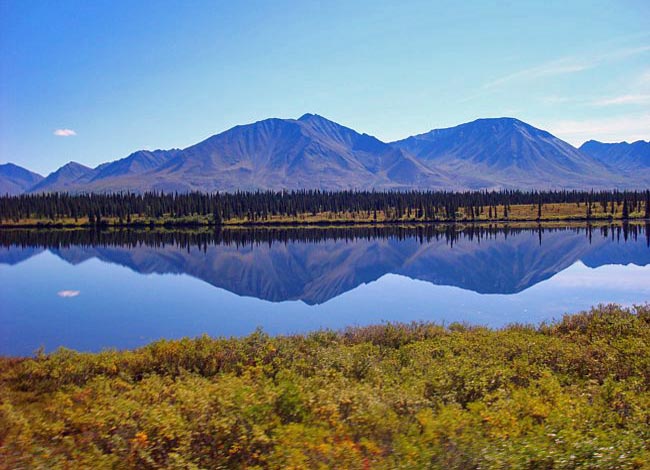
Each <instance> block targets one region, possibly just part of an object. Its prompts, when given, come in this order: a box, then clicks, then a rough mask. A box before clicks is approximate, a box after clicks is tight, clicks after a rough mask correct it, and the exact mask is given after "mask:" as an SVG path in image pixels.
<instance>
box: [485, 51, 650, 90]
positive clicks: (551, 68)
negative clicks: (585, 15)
mask: <svg viewBox="0 0 650 470" xmlns="http://www.w3.org/2000/svg"><path fill="white" fill-rule="evenodd" d="M648 51H650V45H643V46H636V47H626V48H620V49H616V50H613V51H607V52H599V53H596V54H591V55H586V56H580V57H578V56H567V57H561V58H558V59H554V60H551V61H548V62H545V63H543V64H540V65H536V66H533V67H528V68H525V69H522V70H518V71H516V72H513V73H510V74H507V75H504V76H502V77H499V78H497V79H495V80H492V81H490V82H488V83H486V84H484V85H483V87H482V88H483V89H484V90H489V89H493V88H498V87H500V86H502V85H505V84H508V83H511V82H515V81H522V80H523V81H525V80H534V79H538V78H544V77H550V76H559V75H568V74H572V73H578V72H582V71H585V70H589V69H593V68H595V67H597V66H599V65H602V64H604V63H607V62H611V61H616V60H622V59H626V58H629V57H633V56H636V55H638V54H642V53H644V52H648Z"/></svg>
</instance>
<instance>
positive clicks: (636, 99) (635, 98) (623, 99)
mask: <svg viewBox="0 0 650 470" xmlns="http://www.w3.org/2000/svg"><path fill="white" fill-rule="evenodd" d="M593 104H594V105H595V106H611V105H617V104H650V94H627V95H620V96H612V97H610V98H603V99H600V100H596V101H594V102H593Z"/></svg>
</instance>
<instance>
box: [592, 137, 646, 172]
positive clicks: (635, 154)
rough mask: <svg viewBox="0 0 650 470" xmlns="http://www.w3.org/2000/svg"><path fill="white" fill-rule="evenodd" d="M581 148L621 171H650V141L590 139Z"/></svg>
mask: <svg viewBox="0 0 650 470" xmlns="http://www.w3.org/2000/svg"><path fill="white" fill-rule="evenodd" d="M580 150H581V151H582V152H583V153H585V154H587V155H589V156H590V157H592V158H594V159H596V160H598V161H599V162H601V163H604V164H605V165H609V166H610V167H612V168H614V169H617V170H619V171H626V172H630V171H632V172H633V171H638V170H641V171H650V142H645V141H643V140H638V141H636V142H633V143H631V144H628V143H627V142H620V143H615V144H606V143H603V142H598V141H597V140H590V141H588V142H585V143H584V144H582V145H581V146H580Z"/></svg>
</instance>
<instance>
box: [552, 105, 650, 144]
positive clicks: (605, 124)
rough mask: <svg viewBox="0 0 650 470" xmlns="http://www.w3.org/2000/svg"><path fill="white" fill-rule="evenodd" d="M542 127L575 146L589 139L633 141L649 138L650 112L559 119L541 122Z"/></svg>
mask: <svg viewBox="0 0 650 470" xmlns="http://www.w3.org/2000/svg"><path fill="white" fill-rule="evenodd" d="M542 127H543V128H544V129H547V130H548V131H549V132H551V133H552V134H554V135H556V136H558V137H559V138H561V139H564V140H566V141H567V142H570V143H571V144H573V145H576V146H578V145H581V144H582V143H583V142H585V141H587V140H590V139H595V140H600V141H603V142H621V141H627V142H634V141H637V140H648V139H650V113H643V114H630V115H624V116H615V117H608V118H599V119H585V120H560V121H554V122H546V123H543V126H542Z"/></svg>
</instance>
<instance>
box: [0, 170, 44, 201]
mask: <svg viewBox="0 0 650 470" xmlns="http://www.w3.org/2000/svg"><path fill="white" fill-rule="evenodd" d="M42 179H43V177H42V176H41V175H39V174H38V173H34V172H32V171H29V170H27V169H25V168H23V167H21V166H18V165H14V164H13V163H5V164H2V165H0V195H3V196H4V195H5V194H9V195H10V196H14V195H17V194H22V193H24V192H25V191H27V190H28V189H29V188H31V187H32V186H34V185H35V184H36V183H38V182H39V181H41V180H42Z"/></svg>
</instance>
